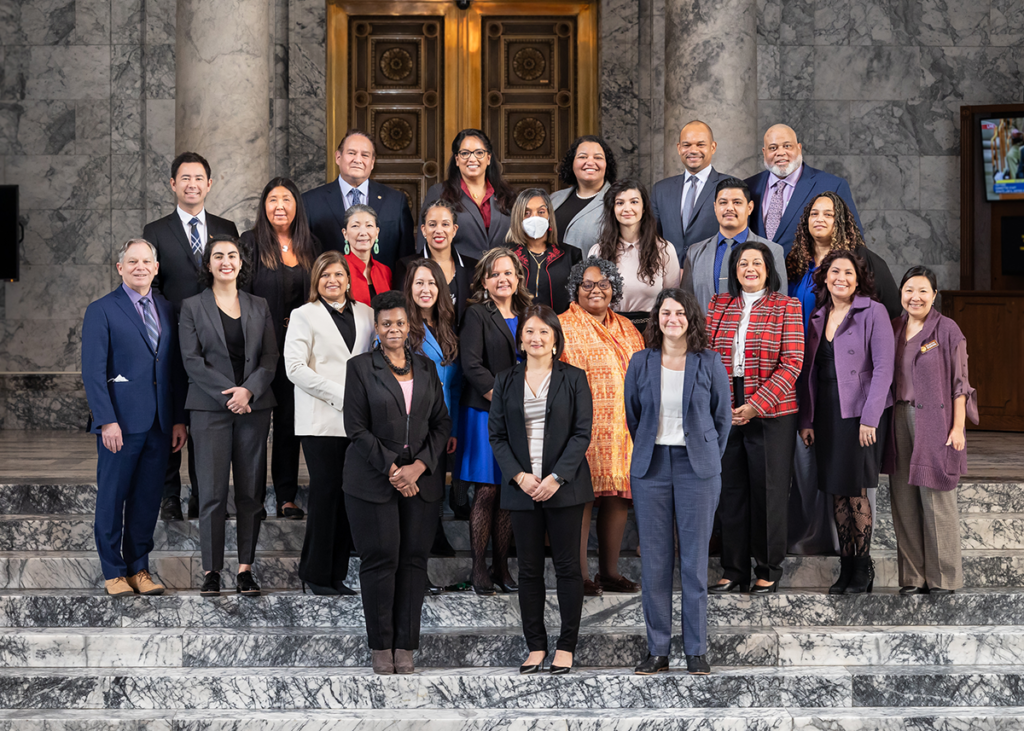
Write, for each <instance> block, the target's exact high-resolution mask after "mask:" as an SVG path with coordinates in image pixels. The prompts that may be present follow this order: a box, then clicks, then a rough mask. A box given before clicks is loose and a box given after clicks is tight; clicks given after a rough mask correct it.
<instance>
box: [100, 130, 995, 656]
mask: <svg viewBox="0 0 1024 731" xmlns="http://www.w3.org/2000/svg"><path fill="white" fill-rule="evenodd" d="M715 150H716V143H715V141H714V137H713V133H712V131H711V128H710V126H709V125H707V124H705V123H703V122H692V123H690V124H688V125H686V126H685V127H684V128H683V130H682V131H681V133H680V141H679V145H678V151H679V154H680V159H681V161H682V163H683V167H684V169H685V172H684V173H683V174H682V175H679V176H676V177H674V178H669V179H667V180H665V181H662V182H660V183H658V184H657V185H656V186H655V187H654V190H653V195H649V194H648V191H647V190H646V188H645V186H644V185H643V184H642V183H640V182H639V181H636V180H618V179H617V169H616V164H615V159H614V155H613V152H612V150H611V149H610V148H609V146H608V145H607V143H606V142H604V141H603V140H602V139H601V138H600V137H596V136H585V137H581V138H579V139H578V140H576V141H575V142H573V144H572V145H571V146H570V148H569V150H568V152H567V154H566V156H565V158H564V160H563V161H562V163H561V165H560V166H559V168H558V172H559V179H560V181H561V183H562V184H563V185H564V186H565V187H564V188H562V189H561V190H559V191H557V192H556V193H554V194H553V195H550V194H549V193H548V192H547V191H545V190H543V189H540V188H528V189H526V190H522V191H520V192H518V193H516V192H514V191H513V190H512V188H511V186H510V185H509V184H508V183H507V182H506V181H505V180H504V179H503V178H502V174H501V168H500V165H499V164H498V161H497V159H496V157H495V156H494V153H493V149H492V147H491V142H490V140H489V139H488V137H487V135H486V134H485V133H484V132H482V131H481V130H474V129H468V130H463V131H462V132H460V133H459V135H457V136H456V138H455V139H454V140H453V142H452V148H451V153H452V154H451V159H450V162H449V165H448V168H447V171H446V175H445V178H444V180H443V181H442V182H440V183H438V184H437V185H435V186H432V187H431V188H430V189H429V190H428V191H427V195H426V201H425V203H424V204H423V206H422V207H421V209H420V211H419V216H418V221H417V224H418V225H414V222H413V218H412V215H411V212H410V210H409V206H408V204H407V202H406V199H405V196H404V195H403V194H402V193H399V192H397V191H395V190H392V189H390V188H388V187H387V186H383V185H381V184H378V183H375V182H374V181H372V180H370V174H371V172H372V170H373V165H374V162H375V159H376V150H375V147H374V142H373V140H372V138H371V137H369V136H368V135H366V134H365V133H363V132H360V131H358V130H352V131H350V132H349V133H347V134H346V135H345V137H344V139H343V140H342V141H341V143H340V145H339V147H338V150H337V153H336V163H337V166H338V172H339V177H338V179H337V181H336V182H331V183H328V184H326V185H324V186H321V187H319V188H316V189H314V190H311V191H307V192H305V193H301V192H300V191H299V190H298V189H297V187H296V186H295V185H294V183H292V182H291V181H290V180H288V179H286V178H275V179H273V180H271V181H270V182H269V183H267V185H266V187H265V188H264V190H263V193H262V196H261V200H260V204H259V207H258V209H257V211H256V224H255V226H254V227H253V229H252V230H251V231H246V232H245V233H243V234H242V236H240V237H239V236H238V234H237V230H236V229H235V226H234V224H232V223H231V222H230V221H226V220H224V219H220V218H217V217H215V216H213V215H212V214H209V213H207V212H206V211H205V207H204V202H205V199H206V195H207V193H208V192H209V190H210V187H211V170H210V166H209V164H208V163H207V162H206V160H205V159H203V158H202V157H201V156H200V155H198V154H196V153H183V154H182V155H179V156H178V157H177V158H176V159H175V160H174V162H173V163H172V168H171V187H172V189H173V191H174V193H175V196H176V198H177V201H178V205H177V207H176V210H175V211H174V212H173V213H172V214H170V215H169V216H167V217H165V218H163V219H160V220H158V221H155V222H153V223H151V224H149V225H147V227H146V229H145V231H144V232H143V236H142V237H141V238H137V239H131V240H129V241H128V242H126V243H125V244H124V245H123V246H122V247H121V251H120V254H119V260H118V263H117V268H118V272H119V273H120V274H121V276H122V280H123V285H122V286H120V287H118V288H117V289H115V291H114V292H112V293H111V294H109V295H107V296H106V297H104V298H101V299H100V300H98V301H96V302H94V303H93V304H92V305H90V307H89V309H88V310H87V312H86V316H85V325H84V328H83V346H82V372H83V379H84V380H85V384H86V391H87V394H88V398H89V403H90V408H91V410H92V423H93V426H92V431H94V432H95V433H97V435H98V452H99V460H98V468H97V469H98V483H99V494H98V499H97V513H96V542H97V546H98V549H99V553H100V559H101V564H102V566H103V573H104V578H105V580H106V588H107V591H108V592H109V593H110V594H114V595H118V594H131V593H143V594H153V593H160V592H162V591H163V586H161V585H160V584H159V583H157V582H156V581H155V579H154V578H153V577H152V576H151V575H150V574H149V570H148V569H149V567H148V558H147V557H148V553H149V551H150V550H152V548H153V531H154V528H155V522H156V520H157V517H158V513H159V514H160V515H161V517H163V518H164V519H167V520H175V519H182V518H183V517H184V516H183V514H182V510H181V494H180V478H179V477H178V473H179V470H180V465H181V457H180V455H181V450H182V447H183V446H185V444H186V443H187V444H188V448H187V453H188V455H189V472H190V475H191V482H192V486H193V494H192V496H191V498H190V499H189V501H188V503H187V510H188V516H189V517H190V518H198V520H199V527H200V541H201V547H202V563H203V571H204V577H203V583H202V589H201V593H202V594H203V595H204V596H214V595H217V594H219V593H220V592H221V591H222V581H221V576H220V574H221V572H222V571H223V570H224V568H225V560H224V541H225V522H226V519H227V517H228V516H227V514H228V510H229V481H230V480H229V477H230V476H231V475H232V474H233V486H234V490H233V493H234V508H233V510H234V514H235V517H236V521H237V538H238V544H237V548H238V555H237V574H236V577H235V582H234V583H235V586H236V590H237V591H238V592H239V593H242V594H246V595H257V594H259V593H260V592H261V589H260V586H259V584H258V583H257V581H256V576H255V575H254V573H253V570H252V569H253V563H254V561H255V557H256V546H257V542H258V539H259V531H260V524H261V522H262V520H263V519H264V518H266V513H265V510H264V507H263V505H264V501H265V495H266V489H267V467H266V465H267V441H268V436H269V433H270V429H271V425H273V443H274V449H273V454H272V462H271V478H272V482H273V486H274V492H275V497H276V504H277V517H278V518H281V519H301V518H305V519H306V532H305V540H304V544H303V548H302V554H301V559H300V564H299V576H300V578H301V579H302V582H303V589H304V590H306V589H307V588H308V589H309V590H310V591H312V592H313V593H315V594H323V595H339V594H353V593H355V591H354V590H353V589H352V588H350V587H349V586H348V585H347V584H346V583H345V582H346V581H347V579H348V566H349V557H350V555H351V553H352V551H353V550H355V552H356V553H357V554H358V555H359V557H360V559H361V562H360V588H361V593H362V600H363V610H364V614H365V619H366V626H367V639H368V643H369V646H370V649H371V650H372V663H373V669H374V671H375V672H378V673H382V674H389V673H409V672H413V670H414V666H413V652H414V651H415V650H416V648H417V646H418V641H419V621H420V614H421V609H422V603H423V600H424V593H425V591H427V590H428V589H430V588H431V587H432V584H431V582H430V581H429V579H428V576H427V558H428V556H429V555H430V553H431V551H432V550H441V551H444V550H446V549H447V550H450V547H449V546H448V544H447V539H446V537H445V534H444V531H443V526H442V523H441V509H442V505H443V503H442V498H443V497H444V495H445V489H446V475H447V474H449V473H450V474H451V477H452V479H451V488H450V490H449V504H450V505H451V506H452V508H453V509H455V511H456V514H457V515H462V516H464V517H466V518H467V519H468V521H469V529H470V544H471V553H472V560H473V565H472V572H471V576H470V582H471V585H472V588H473V590H474V591H475V592H476V593H477V594H480V595H489V594H494V593H495V592H497V591H501V592H504V593H514V592H518V597H519V602H520V607H521V610H522V617H523V630H524V634H525V636H526V640H527V645H528V648H529V651H530V654H529V656H528V657H527V658H526V659H525V661H524V663H523V665H522V667H521V669H520V672H522V673H535V672H539V671H540V670H541V669H542V667H543V665H544V660H545V658H546V657H547V653H548V646H547V633H546V629H545V626H544V608H545V593H546V590H545V580H544V564H545V554H546V552H548V551H549V552H550V556H551V558H552V562H553V565H554V570H555V576H556V586H557V597H558V604H559V611H560V614H561V632H560V635H559V637H558V641H557V645H556V652H555V655H554V657H553V659H552V661H551V663H550V668H549V670H550V672H552V673H565V672H569V671H570V669H571V667H572V665H573V653H574V651H575V648H576V644H577V640H578V636H579V626H580V615H581V611H582V604H583V598H584V596H587V595H599V594H601V593H603V592H606V591H614V592H630V593H635V592H640V591H641V584H640V583H638V582H637V581H635V580H633V579H631V578H629V577H626V576H623V575H622V574H621V572H620V571H619V552H620V548H621V545H622V540H623V535H624V532H625V528H626V525H627V522H628V514H629V510H630V507H632V509H633V511H634V514H635V517H636V524H637V531H638V534H639V545H640V555H641V566H642V576H641V579H642V582H643V591H642V602H643V611H644V618H645V621H646V624H647V630H648V649H649V654H648V656H647V658H646V659H645V660H644V661H643V662H641V663H640V665H639V666H638V667H637V668H636V672H637V673H638V674H653V673H657V672H660V671H663V670H666V669H667V668H668V666H669V657H668V655H669V644H670V640H671V635H672V622H671V616H672V586H673V572H674V566H675V560H676V559H675V557H676V555H677V553H678V555H679V563H680V578H681V582H682V603H683V627H682V631H683V645H684V650H685V655H686V665H687V668H688V670H689V672H691V673H707V672H709V671H710V666H709V664H708V662H707V659H706V649H707V640H706V624H707V623H706V612H707V594H708V592H709V591H710V592H713V593H727V592H734V591H744V592H745V591H750V592H752V593H769V592H775V591H777V590H778V586H779V583H780V580H781V579H782V576H783V573H784V560H785V556H786V553H787V551H788V550H789V551H794V552H802V553H815V552H816V553H835V552H838V553H839V555H840V557H841V558H840V573H839V577H838V580H837V581H836V582H835V584H834V585H833V586H832V587H831V588H830V591H831V592H834V593H856V592H863V591H870V590H871V588H872V579H873V567H872V563H871V559H870V544H871V528H872V522H873V518H872V511H873V496H872V492H873V488H874V487H876V486H877V484H878V475H879V472H880V471H885V472H889V473H890V474H891V475H892V480H891V485H892V504H893V516H894V521H895V523H896V531H897V539H898V542H899V566H900V583H901V585H902V586H903V588H902V589H901V593H905V594H912V593H919V592H926V591H930V592H932V593H937V592H939V593H941V592H949V591H953V590H955V589H957V588H959V587H960V586H962V573H961V570H960V554H959V550H960V545H959V538H958V537H959V527H958V514H957V508H956V499H955V493H954V492H953V490H954V488H955V487H956V485H957V482H958V480H959V476H960V475H961V474H962V473H963V472H964V471H965V469H966V462H965V457H964V455H965V452H964V424H965V420H966V418H972V419H973V420H974V421H975V422H976V421H977V406H976V395H975V392H974V390H973V389H972V388H971V387H970V385H969V382H968V378H967V355H966V345H965V340H964V337H963V335H962V334H961V333H960V331H959V329H958V328H957V326H956V325H955V323H953V322H952V321H951V320H949V319H947V318H945V317H943V316H942V315H940V314H939V312H938V311H937V310H936V309H935V308H934V302H935V298H936V295H937V283H936V281H935V275H934V274H933V273H932V272H931V271H929V270H928V269H926V268H924V267H912V268H911V269H910V270H908V272H907V273H906V275H905V276H904V277H903V279H902V281H901V282H900V285H899V286H898V287H897V286H896V284H895V282H894V281H893V280H892V277H891V276H890V275H889V273H888V268H887V266H886V265H885V263H884V262H883V261H882V260H881V259H880V258H879V257H878V256H877V255H876V254H874V253H873V252H871V251H870V250H869V249H868V248H867V247H866V246H865V243H864V239H863V236H862V234H861V227H860V225H859V220H858V218H857V213H856V209H855V207H854V206H853V201H852V195H851V193H850V190H849V186H848V185H846V183H845V181H842V179H840V178H837V177H835V176H832V175H830V174H828V173H826V172H824V171H820V170H815V169H814V168H811V167H810V166H807V165H806V164H804V163H803V161H802V156H801V149H800V145H799V143H798V141H797V139H796V135H795V133H793V131H792V130H791V129H790V128H788V127H785V126H784V125H776V126H774V127H772V128H770V129H769V130H768V131H767V133H766V134H765V145H764V148H763V155H764V161H765V168H766V170H765V172H763V173H760V174H759V175H757V176H754V177H753V178H750V179H748V180H746V181H744V180H741V179H738V178H735V177H732V176H729V175H725V174H722V173H719V172H718V171H716V170H715V169H714V168H713V166H712V165H711V161H712V158H713V156H714V153H715ZM161 295H162V296H161ZM150 384H152V385H150ZM918 417H920V418H918ZM300 449H301V454H302V455H304V457H305V460H306V464H307V467H308V471H309V475H310V488H309V501H308V504H307V506H306V510H305V511H303V510H302V509H301V508H300V507H299V506H298V505H297V504H296V502H295V498H296V493H297V486H298V468H299V455H300ZM470 490H471V491H472V500H471V501H470V500H469V499H468V493H469V491H470ZM826 496H831V499H828V498H827V497H826ZM467 503H468V504H467ZM595 511H596V514H597V519H596V533H597V535H596V538H597V548H598V570H597V572H596V573H594V574H593V576H592V577H591V574H590V567H589V565H588V546H589V540H590V529H591V524H592V517H593V512H595ZM826 511H827V512H826ZM513 545H514V546H515V555H516V557H517V562H518V576H514V575H513V573H512V571H511V570H510V566H509V556H510V553H511V551H512V547H513ZM489 546H490V548H491V550H490V552H488V547H489ZM712 552H717V553H720V555H721V565H722V569H723V577H722V578H721V580H720V581H718V582H717V583H713V584H711V585H710V586H708V556H709V554H710V553H712ZM488 553H490V555H489V556H488ZM488 558H490V564H488ZM751 558H753V568H752V565H751ZM752 571H753V582H752V581H751V572H752Z"/></svg>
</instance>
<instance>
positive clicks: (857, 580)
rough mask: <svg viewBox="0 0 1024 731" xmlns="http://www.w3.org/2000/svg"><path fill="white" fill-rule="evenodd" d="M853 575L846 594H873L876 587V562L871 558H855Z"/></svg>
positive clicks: (853, 558)
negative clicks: (872, 591)
mask: <svg viewBox="0 0 1024 731" xmlns="http://www.w3.org/2000/svg"><path fill="white" fill-rule="evenodd" d="M852 560H853V573H852V574H851V575H850V583H849V584H848V585H847V586H846V590H845V591H844V592H843V593H844V594H863V593H865V592H867V593H868V594H870V593H871V590H872V589H874V587H875V562H874V561H872V560H871V556H853V557H852Z"/></svg>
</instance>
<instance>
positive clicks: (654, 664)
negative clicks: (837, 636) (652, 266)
mask: <svg viewBox="0 0 1024 731" xmlns="http://www.w3.org/2000/svg"><path fill="white" fill-rule="evenodd" d="M646 336H647V344H648V346H649V347H648V348H647V349H646V350H641V351H640V352H639V353H636V354H634V355H633V358H632V359H631V360H630V362H629V370H627V371H626V388H625V397H626V425H627V426H628V427H629V433H630V435H631V436H632V437H633V461H632V463H631V464H630V474H629V478H630V482H631V487H632V490H633V510H634V512H635V513H636V526H637V532H638V533H639V534H640V549H641V556H640V566H641V571H642V572H643V573H642V575H643V584H644V591H643V596H642V599H643V607H644V621H645V622H646V624H647V648H648V655H647V659H646V660H644V661H643V662H642V663H640V665H638V666H637V668H636V671H635V672H636V674H637V675H654V674H655V673H658V672H661V671H663V670H668V653H669V643H670V642H671V640H672V569H673V567H674V565H675V545H674V540H673V538H674V537H673V529H674V530H675V531H676V532H678V536H679V573H680V579H681V580H682V587H683V652H684V653H685V654H686V669H687V671H688V672H689V673H690V674H692V675H706V674H707V673H709V672H711V667H710V666H709V665H708V662H707V659H706V657H705V653H706V652H707V607H708V592H707V583H708V541H709V540H710V539H711V528H712V526H713V524H714V521H715V509H716V508H717V507H718V496H719V494H720V493H721V490H722V455H723V454H724V453H725V445H726V443H727V442H728V440H729V429H730V426H731V424H732V409H731V403H730V401H729V380H728V376H727V375H726V372H725V366H724V365H722V359H721V357H720V356H719V355H718V353H716V352H715V351H713V350H709V349H708V348H707V344H708V341H707V333H706V332H705V330H704V315H703V313H702V312H701V308H700V305H699V304H698V303H697V300H696V298H694V296H693V295H692V294H690V293H688V292H684V291H683V290H681V289H666V290H663V291H662V292H661V294H659V295H658V298H657V300H655V303H654V309H652V310H651V319H650V321H649V322H648V324H647V333H646ZM680 394H681V396H680ZM673 514H674V516H675V521H674V522H675V525H674V526H673Z"/></svg>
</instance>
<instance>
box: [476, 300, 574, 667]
mask: <svg viewBox="0 0 1024 731" xmlns="http://www.w3.org/2000/svg"><path fill="white" fill-rule="evenodd" d="M518 339H519V342H520V343H521V344H522V349H523V351H524V352H525V353H526V362H524V363H520V364H519V365H517V366H515V367H514V368H510V369H509V370H507V371H503V372H502V373H500V374H499V375H498V377H497V378H496V379H495V381H494V398H493V400H492V401H491V413H490V420H489V426H490V433H491V446H492V447H493V448H494V456H495V457H497V459H498V464H499V465H501V477H502V483H501V506H502V508H504V509H506V510H509V511H510V512H511V514H512V530H513V532H514V533H515V537H516V551H517V555H518V558H519V584H520V586H519V609H520V612H521V613H522V616H523V634H525V635H526V645H527V647H528V648H529V650H530V655H529V657H528V658H527V659H526V662H525V663H523V665H522V667H520V668H519V672H520V673H522V674H524V675H525V674H529V673H536V672H537V671H538V670H540V668H541V665H542V664H543V662H544V658H545V657H547V654H548V649H547V648H548V635H547V630H545V628H544V608H545V604H546V602H545V594H546V592H545V590H544V539H545V535H546V536H548V537H549V540H550V543H551V558H552V562H553V563H554V566H555V575H556V576H557V580H558V584H557V587H558V609H559V612H560V614H561V617H562V631H561V634H560V635H559V637H558V644H557V645H556V647H555V657H554V658H553V659H552V661H551V673H552V674H553V675H557V674H562V673H567V672H569V669H570V668H571V667H572V656H573V653H574V652H575V651H576V640H577V639H578V637H579V632H580V614H581V613H582V611H583V573H582V571H581V569H580V561H579V547H580V533H581V532H582V529H583V528H582V526H583V509H584V506H585V505H586V504H587V503H589V502H591V501H593V499H594V489H593V486H592V485H591V482H590V466H589V465H588V464H587V447H589V446H590V427H591V425H592V423H593V418H594V405H593V399H592V398H591V394H590V386H589V385H588V384H587V373H586V371H584V370H582V369H580V368H576V367H575V366H571V365H569V364H568V363H563V362H562V361H560V360H558V358H559V356H561V354H562V349H563V348H564V347H565V336H564V335H563V334H562V326H561V324H560V323H559V322H558V316H557V315H555V313H554V311H552V309H551V308H550V307H547V306H546V305H531V306H530V307H529V308H528V309H527V310H526V312H525V313H524V314H523V324H522V326H521V327H520V328H519V338H518Z"/></svg>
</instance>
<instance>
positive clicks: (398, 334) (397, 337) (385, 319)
mask: <svg viewBox="0 0 1024 731" xmlns="http://www.w3.org/2000/svg"><path fill="white" fill-rule="evenodd" d="M373 329H374V331H375V332H376V333H377V337H378V338H379V339H380V344H381V346H382V347H383V348H384V349H385V350H388V351H392V352H396V351H400V350H401V349H402V348H403V347H405V339H406V337H408V335H409V317H408V315H407V314H406V311H405V308H404V307H396V308H394V309H392V310H381V311H380V313H379V314H378V315H377V319H376V320H375V321H374V324H373Z"/></svg>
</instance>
